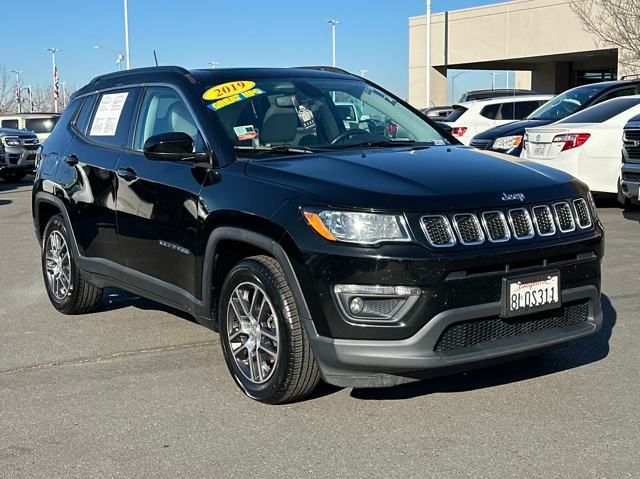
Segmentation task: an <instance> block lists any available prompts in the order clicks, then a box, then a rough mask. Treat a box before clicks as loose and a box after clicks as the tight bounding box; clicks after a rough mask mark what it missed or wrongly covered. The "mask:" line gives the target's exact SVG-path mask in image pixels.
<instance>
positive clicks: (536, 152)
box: [533, 144, 546, 156]
mask: <svg viewBox="0 0 640 479" xmlns="http://www.w3.org/2000/svg"><path fill="white" fill-rule="evenodd" d="M545 146H546V145H544V144H539V145H533V156H544V150H545Z"/></svg>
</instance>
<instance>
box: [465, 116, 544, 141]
mask: <svg viewBox="0 0 640 479" xmlns="http://www.w3.org/2000/svg"><path fill="white" fill-rule="evenodd" d="M550 123H551V122H550V121H548V120H522V121H513V122H511V123H506V124H504V125H500V126H496V127H494V128H491V129H489V130H487V131H483V132H482V133H479V134H477V135H476V136H475V137H474V140H475V139H477V140H495V139H497V138H501V137H503V136H512V135H524V130H525V129H526V128H535V127H537V126H544V125H548V124H550Z"/></svg>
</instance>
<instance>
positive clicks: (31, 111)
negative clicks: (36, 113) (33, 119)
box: [22, 85, 33, 113]
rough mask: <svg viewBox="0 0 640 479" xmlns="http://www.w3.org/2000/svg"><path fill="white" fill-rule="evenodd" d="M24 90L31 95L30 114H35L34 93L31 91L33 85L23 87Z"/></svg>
mask: <svg viewBox="0 0 640 479" xmlns="http://www.w3.org/2000/svg"><path fill="white" fill-rule="evenodd" d="M22 89H23V90H27V92H28V93H29V112H30V113H33V91H32V90H31V85H27V86H25V87H22Z"/></svg>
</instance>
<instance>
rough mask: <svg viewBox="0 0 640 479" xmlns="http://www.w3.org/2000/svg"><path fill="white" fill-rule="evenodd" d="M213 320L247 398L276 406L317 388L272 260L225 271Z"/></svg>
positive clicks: (314, 368)
mask: <svg viewBox="0 0 640 479" xmlns="http://www.w3.org/2000/svg"><path fill="white" fill-rule="evenodd" d="M258 303H260V304H258ZM248 312H250V314H247V313H248ZM218 318H219V319H218V321H219V328H220V342H221V343H222V349H223V353H224V357H225V361H226V363H227V367H228V368H229V372H230V373H231V375H232V376H233V378H234V380H235V381H236V383H237V384H238V386H239V387H240V388H241V389H242V390H243V391H244V392H245V394H247V396H249V397H251V398H253V399H256V400H258V401H260V402H264V403H267V404H282V403H287V402H293V401H297V400H300V399H302V398H304V397H306V396H308V395H309V394H311V392H312V391H313V390H314V389H315V388H316V386H317V385H318V384H319V382H320V371H319V369H318V365H317V364H316V361H315V359H314V357H313V353H312V351H311V347H310V345H309V340H308V339H307V337H306V335H305V333H304V330H303V328H302V324H301V322H300V318H299V316H298V306H297V304H296V302H295V300H294V298H293V293H292V292H291V289H290V288H289V285H288V284H287V281H286V279H285V277H284V273H283V271H282V268H281V267H280V265H279V264H278V262H277V261H276V260H275V259H273V258H271V257H269V256H253V257H251V258H247V259H244V260H243V261H241V262H240V263H238V264H237V265H236V266H235V267H234V268H233V269H232V270H231V271H230V272H229V274H228V275H227V278H226V279H225V282H224V285H223V287H222V290H221V295H220V303H219V307H218ZM273 338H276V339H277V341H274V340H273ZM274 352H275V354H274Z"/></svg>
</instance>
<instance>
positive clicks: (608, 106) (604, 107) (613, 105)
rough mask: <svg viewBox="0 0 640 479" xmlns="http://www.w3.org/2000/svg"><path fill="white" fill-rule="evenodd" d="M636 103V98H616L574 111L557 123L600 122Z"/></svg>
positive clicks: (639, 102)
mask: <svg viewBox="0 0 640 479" xmlns="http://www.w3.org/2000/svg"><path fill="white" fill-rule="evenodd" d="M638 104H640V99H638V98H634V97H629V98H618V99H615V100H612V101H607V102H604V103H598V104H597V105H594V106H592V107H589V108H587V109H586V110H582V111H579V112H578V113H574V114H573V115H571V116H568V117H567V118H565V119H564V120H562V121H559V122H558V123H602V122H603V121H607V120H609V119H611V118H613V117H614V116H616V115H619V114H620V113H622V112H623V111H625V110H628V109H629V108H632V107H634V106H636V105H638Z"/></svg>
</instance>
